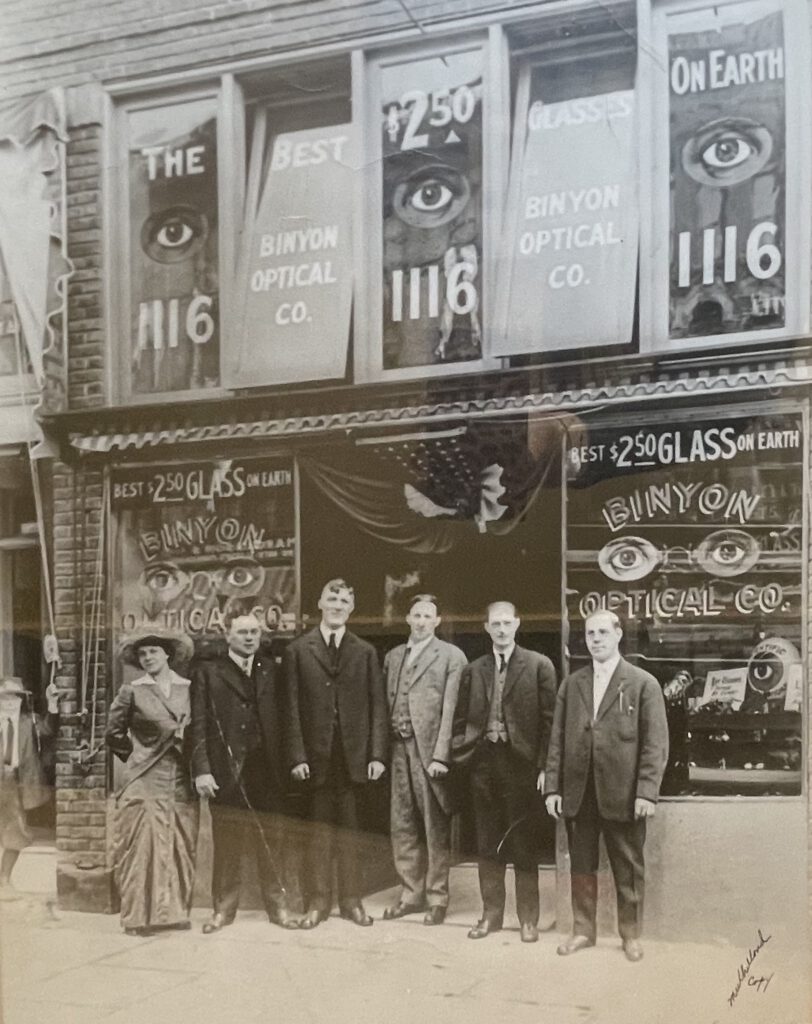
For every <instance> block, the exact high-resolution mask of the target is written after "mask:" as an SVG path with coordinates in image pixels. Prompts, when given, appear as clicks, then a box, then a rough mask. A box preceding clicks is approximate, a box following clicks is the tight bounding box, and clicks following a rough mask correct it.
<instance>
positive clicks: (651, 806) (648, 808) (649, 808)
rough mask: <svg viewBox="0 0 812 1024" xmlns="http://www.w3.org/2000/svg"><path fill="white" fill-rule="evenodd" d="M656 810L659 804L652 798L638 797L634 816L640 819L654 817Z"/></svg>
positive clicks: (635, 802)
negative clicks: (643, 798)
mask: <svg viewBox="0 0 812 1024" xmlns="http://www.w3.org/2000/svg"><path fill="white" fill-rule="evenodd" d="M656 810H657V805H656V804H655V803H652V801H651V800H641V799H640V797H638V798H637V799H636V800H635V801H634V816H635V818H637V819H638V820H639V819H640V818H653V817H654V812H655V811H656Z"/></svg>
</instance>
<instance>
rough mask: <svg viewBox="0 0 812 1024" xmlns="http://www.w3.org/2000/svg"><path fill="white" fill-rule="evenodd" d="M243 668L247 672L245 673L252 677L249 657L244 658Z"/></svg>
mask: <svg viewBox="0 0 812 1024" xmlns="http://www.w3.org/2000/svg"><path fill="white" fill-rule="evenodd" d="M242 670H243V672H245V674H246V675H247V676H248V677H249V679H250V677H251V662H250V661H249V660H248V658H243V662H242Z"/></svg>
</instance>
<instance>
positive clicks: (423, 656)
mask: <svg viewBox="0 0 812 1024" xmlns="http://www.w3.org/2000/svg"><path fill="white" fill-rule="evenodd" d="M439 657H440V644H439V643H438V642H437V640H436V639H433V640H432V641H431V642H430V643H428V644H426V646H425V647H424V648H423V650H422V651H421V652H420V653H419V654H418V656H417V658H416V659H415V661H414V667H413V668H412V676H411V679H408V680H407V681H406V689H407V690H411V688H412V687H413V686H414V684H415V683H416V682H417V680H418V679H419V678H420V677H421V676H422V675H423V673H424V672H425V671H426V669H427V668H428V667H429V665H431V663H432V662H433V661H436V659H437V658H439Z"/></svg>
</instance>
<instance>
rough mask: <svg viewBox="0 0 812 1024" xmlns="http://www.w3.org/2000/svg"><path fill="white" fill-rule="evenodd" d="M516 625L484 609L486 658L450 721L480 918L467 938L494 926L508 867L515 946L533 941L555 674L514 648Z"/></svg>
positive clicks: (538, 657) (508, 609) (499, 607)
mask: <svg viewBox="0 0 812 1024" xmlns="http://www.w3.org/2000/svg"><path fill="white" fill-rule="evenodd" d="M519 625H520V622H519V619H518V618H517V616H516V608H515V606H514V605H513V604H511V603H510V602H509V601H496V602H494V603H493V604H491V605H489V607H488V616H487V620H486V622H485V630H486V632H487V633H488V635H489V636H490V638H491V640H492V642H493V651H492V653H490V654H486V655H484V656H483V657H481V658H478V659H477V660H476V661H474V662H472V664H470V665H469V666H468V667H467V668H466V670H465V672H464V673H463V680H462V686H461V689H460V697H459V702H458V704H457V714H456V716H455V724H454V762H455V765H467V766H468V767H469V768H470V775H471V797H472V802H473V810H474V821H475V823H476V836H477V854H478V865H479V888H480V892H481V894H482V918H481V920H480V921H478V922H477V923H476V924H475V925H474V927H473V928H472V929H471V930H470V931H469V932H468V938H469V939H482V938H484V937H485V936H486V935H489V934H490V933H491V932H495V931H499V930H500V929H501V927H502V922H503V918H504V913H505V865H506V861H508V860H509V861H511V862H512V863H513V867H514V871H515V883H516V911H517V914H518V917H519V925H520V932H521V939H522V942H537V941H538V937H539V933H538V923H539V885H538V849H537V844H536V843H535V842H534V830H533V828H532V823H533V821H534V819H535V818H536V811H537V810H540V809H541V797H540V795H539V793H540V791H541V789H542V788H543V785H544V763H545V759H546V757H547V745H548V742H549V738H550V728H551V726H552V720H553V707H554V705H555V670H554V668H553V666H552V663H551V661H550V660H549V658H546V657H545V656H544V655H543V654H538V653H537V652H536V651H528V650H525V649H524V648H523V647H519V646H518V644H517V643H516V631H517V630H518V628H519ZM554 923H555V921H554V919H553V920H551V921H549V923H547V924H546V926H545V927H546V928H551V927H553V925H554Z"/></svg>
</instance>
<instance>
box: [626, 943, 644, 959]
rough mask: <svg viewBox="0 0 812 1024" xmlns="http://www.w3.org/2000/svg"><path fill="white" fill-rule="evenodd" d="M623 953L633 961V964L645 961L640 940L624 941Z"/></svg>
mask: <svg viewBox="0 0 812 1024" xmlns="http://www.w3.org/2000/svg"><path fill="white" fill-rule="evenodd" d="M623 952H624V953H625V954H626V959H627V960H631V962H632V963H633V964H636V963H637V961H638V960H642V959H643V947H642V946H641V945H640V942H639V940H638V939H624V940H623Z"/></svg>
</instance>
